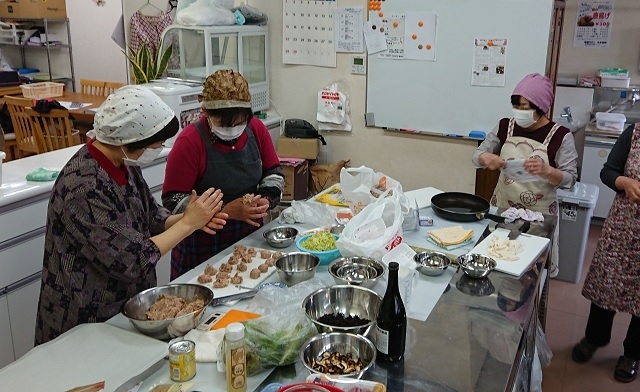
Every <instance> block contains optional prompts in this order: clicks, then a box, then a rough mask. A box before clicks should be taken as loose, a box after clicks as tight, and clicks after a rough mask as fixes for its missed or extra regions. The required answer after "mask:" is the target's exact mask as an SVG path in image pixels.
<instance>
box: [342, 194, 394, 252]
mask: <svg viewBox="0 0 640 392" xmlns="http://www.w3.org/2000/svg"><path fill="white" fill-rule="evenodd" d="M403 219H404V218H403V216H402V207H401V206H400V203H399V194H398V193H394V194H390V193H389V192H385V193H384V194H383V195H381V197H380V198H379V199H377V200H376V201H375V202H374V203H372V204H369V205H367V206H366V207H364V209H362V211H360V213H359V214H358V215H356V216H354V217H353V218H352V219H351V220H350V221H349V223H347V224H346V226H345V227H344V230H343V231H342V235H340V237H339V238H338V240H337V241H336V246H337V248H338V249H339V250H340V254H342V256H344V257H350V256H366V257H373V258H375V259H378V260H381V259H382V256H384V255H385V254H386V253H387V252H389V251H390V250H391V249H393V248H394V247H395V246H396V245H398V244H400V243H401V242H402V222H403Z"/></svg>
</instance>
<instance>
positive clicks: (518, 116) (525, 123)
mask: <svg viewBox="0 0 640 392" xmlns="http://www.w3.org/2000/svg"><path fill="white" fill-rule="evenodd" d="M533 112H534V110H533V109H530V110H520V109H513V119H514V120H516V124H518V125H519V126H521V127H522V128H529V127H530V126H532V125H533V124H535V123H536V121H538V120H534V119H533Z"/></svg>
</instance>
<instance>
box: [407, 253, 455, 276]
mask: <svg viewBox="0 0 640 392" xmlns="http://www.w3.org/2000/svg"><path fill="white" fill-rule="evenodd" d="M413 261H415V262H416V269H417V270H418V271H419V272H420V273H422V274H424V275H428V276H439V275H442V274H443V273H444V271H445V270H446V269H447V267H449V265H450V264H451V259H450V258H449V257H448V256H447V255H445V254H444V253H441V252H434V251H425V252H420V253H417V254H416V255H415V256H413Z"/></svg>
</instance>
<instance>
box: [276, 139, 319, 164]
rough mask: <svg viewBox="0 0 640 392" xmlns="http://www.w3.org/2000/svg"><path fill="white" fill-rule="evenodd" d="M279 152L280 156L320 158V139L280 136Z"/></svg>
mask: <svg viewBox="0 0 640 392" xmlns="http://www.w3.org/2000/svg"><path fill="white" fill-rule="evenodd" d="M277 152H278V156H279V157H287V158H304V159H318V154H319V152H320V140H318V139H298V138H291V137H286V136H280V137H279V138H278V149H277Z"/></svg>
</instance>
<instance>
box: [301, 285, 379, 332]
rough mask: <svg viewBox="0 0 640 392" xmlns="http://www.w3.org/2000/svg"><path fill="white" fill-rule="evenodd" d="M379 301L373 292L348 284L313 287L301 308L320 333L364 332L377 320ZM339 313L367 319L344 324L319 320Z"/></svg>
mask: <svg viewBox="0 0 640 392" xmlns="http://www.w3.org/2000/svg"><path fill="white" fill-rule="evenodd" d="M381 303H382V297H380V296H379V295H378V294H377V293H376V292H375V291H373V290H370V289H366V288H364V287H360V286H351V285H347V286H331V287H324V288H321V289H319V290H316V291H314V292H313V293H311V294H309V295H308V296H307V297H306V298H305V299H304V301H303V302H302V307H303V308H304V310H305V312H306V314H307V317H308V318H309V319H310V320H311V321H312V322H313V323H314V324H315V326H316V328H318V331H320V332H350V333H355V334H360V335H366V334H367V333H368V332H369V330H370V329H371V328H372V327H373V325H374V324H375V322H376V317H378V311H379V310H380V304H381ZM338 313H342V314H343V315H344V316H345V317H347V316H358V317H359V318H361V319H365V320H369V322H368V323H366V324H364V325H360V326H353V327H344V326H337V325H329V324H324V323H321V322H320V321H318V319H319V318H320V317H322V316H324V315H325V314H338Z"/></svg>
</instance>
